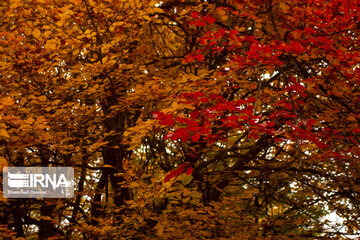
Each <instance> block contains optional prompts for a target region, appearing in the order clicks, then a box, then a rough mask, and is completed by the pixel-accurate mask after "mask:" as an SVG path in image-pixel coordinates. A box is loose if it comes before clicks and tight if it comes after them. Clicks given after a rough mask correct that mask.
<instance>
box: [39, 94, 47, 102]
mask: <svg viewBox="0 0 360 240" xmlns="http://www.w3.org/2000/svg"><path fill="white" fill-rule="evenodd" d="M38 99H39V101H41V102H45V101H46V99H47V98H46V96H44V95H42V96H40V97H39V98H38Z"/></svg>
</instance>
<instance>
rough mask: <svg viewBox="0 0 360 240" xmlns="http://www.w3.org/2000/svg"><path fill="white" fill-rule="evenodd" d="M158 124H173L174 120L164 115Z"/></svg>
mask: <svg viewBox="0 0 360 240" xmlns="http://www.w3.org/2000/svg"><path fill="white" fill-rule="evenodd" d="M160 124H162V125H169V126H173V125H174V124H175V121H174V120H173V119H172V118H169V117H166V118H165V119H164V120H162V121H160Z"/></svg>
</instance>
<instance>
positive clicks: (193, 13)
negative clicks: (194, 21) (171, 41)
mask: <svg viewBox="0 0 360 240" xmlns="http://www.w3.org/2000/svg"><path fill="white" fill-rule="evenodd" d="M190 16H191V17H192V18H199V13H198V12H191V14H190Z"/></svg>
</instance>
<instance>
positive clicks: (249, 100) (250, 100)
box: [246, 97, 256, 103]
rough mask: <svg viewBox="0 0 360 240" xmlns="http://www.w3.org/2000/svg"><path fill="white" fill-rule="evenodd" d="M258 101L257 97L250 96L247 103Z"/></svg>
mask: <svg viewBox="0 0 360 240" xmlns="http://www.w3.org/2000/svg"><path fill="white" fill-rule="evenodd" d="M253 102H256V99H255V98H253V97H249V98H248V99H246V103H253Z"/></svg>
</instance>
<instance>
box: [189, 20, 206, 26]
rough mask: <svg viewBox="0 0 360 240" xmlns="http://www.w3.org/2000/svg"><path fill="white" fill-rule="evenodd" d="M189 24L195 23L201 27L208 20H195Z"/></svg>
mask: <svg viewBox="0 0 360 240" xmlns="http://www.w3.org/2000/svg"><path fill="white" fill-rule="evenodd" d="M189 25H195V26H197V27H199V26H200V27H203V26H205V25H206V22H204V21H201V20H196V21H194V22H190V23H189Z"/></svg>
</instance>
